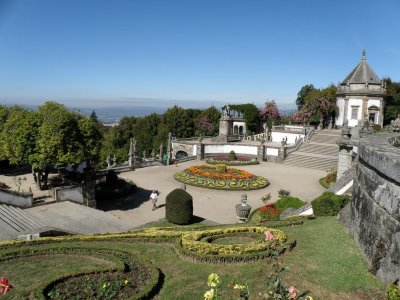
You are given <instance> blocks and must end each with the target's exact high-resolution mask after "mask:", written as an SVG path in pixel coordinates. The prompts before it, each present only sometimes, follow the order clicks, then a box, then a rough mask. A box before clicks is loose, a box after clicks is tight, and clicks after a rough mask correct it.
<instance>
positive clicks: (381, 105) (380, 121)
mask: <svg viewBox="0 0 400 300" xmlns="http://www.w3.org/2000/svg"><path fill="white" fill-rule="evenodd" d="M378 111H379V116H378V117H379V118H378V124H379V125H381V127H382V128H383V100H382V99H381V101H380V105H379V110H378Z"/></svg>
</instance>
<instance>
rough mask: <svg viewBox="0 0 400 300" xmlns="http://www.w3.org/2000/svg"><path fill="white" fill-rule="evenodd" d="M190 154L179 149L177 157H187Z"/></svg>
mask: <svg viewBox="0 0 400 300" xmlns="http://www.w3.org/2000/svg"><path fill="white" fill-rule="evenodd" d="M188 156H189V155H188V154H187V153H186V152H185V151H181V150H180V151H178V152H176V155H175V158H176V159H181V158H185V157H188Z"/></svg>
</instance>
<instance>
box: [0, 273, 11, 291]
mask: <svg viewBox="0 0 400 300" xmlns="http://www.w3.org/2000/svg"><path fill="white" fill-rule="evenodd" d="M11 288H12V285H11V284H10V283H9V282H8V280H7V278H5V277H1V278H0V295H1V294H3V295H4V294H5V293H7V292H8V291H9V290H10V289H11Z"/></svg>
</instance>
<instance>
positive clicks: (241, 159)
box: [206, 155, 260, 166]
mask: <svg viewBox="0 0 400 300" xmlns="http://www.w3.org/2000/svg"><path fill="white" fill-rule="evenodd" d="M206 163H208V164H210V165H216V164H225V165H228V166H246V165H257V164H259V163H260V162H259V161H258V160H257V159H255V158H251V157H246V156H236V157H235V159H234V160H232V159H230V158H229V155H218V156H214V157H211V158H209V159H207V160H206Z"/></svg>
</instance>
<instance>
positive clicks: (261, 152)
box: [257, 140, 265, 161]
mask: <svg viewBox="0 0 400 300" xmlns="http://www.w3.org/2000/svg"><path fill="white" fill-rule="evenodd" d="M264 157H265V146H264V140H261V145H259V146H258V149H257V159H258V161H263V160H264Z"/></svg>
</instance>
